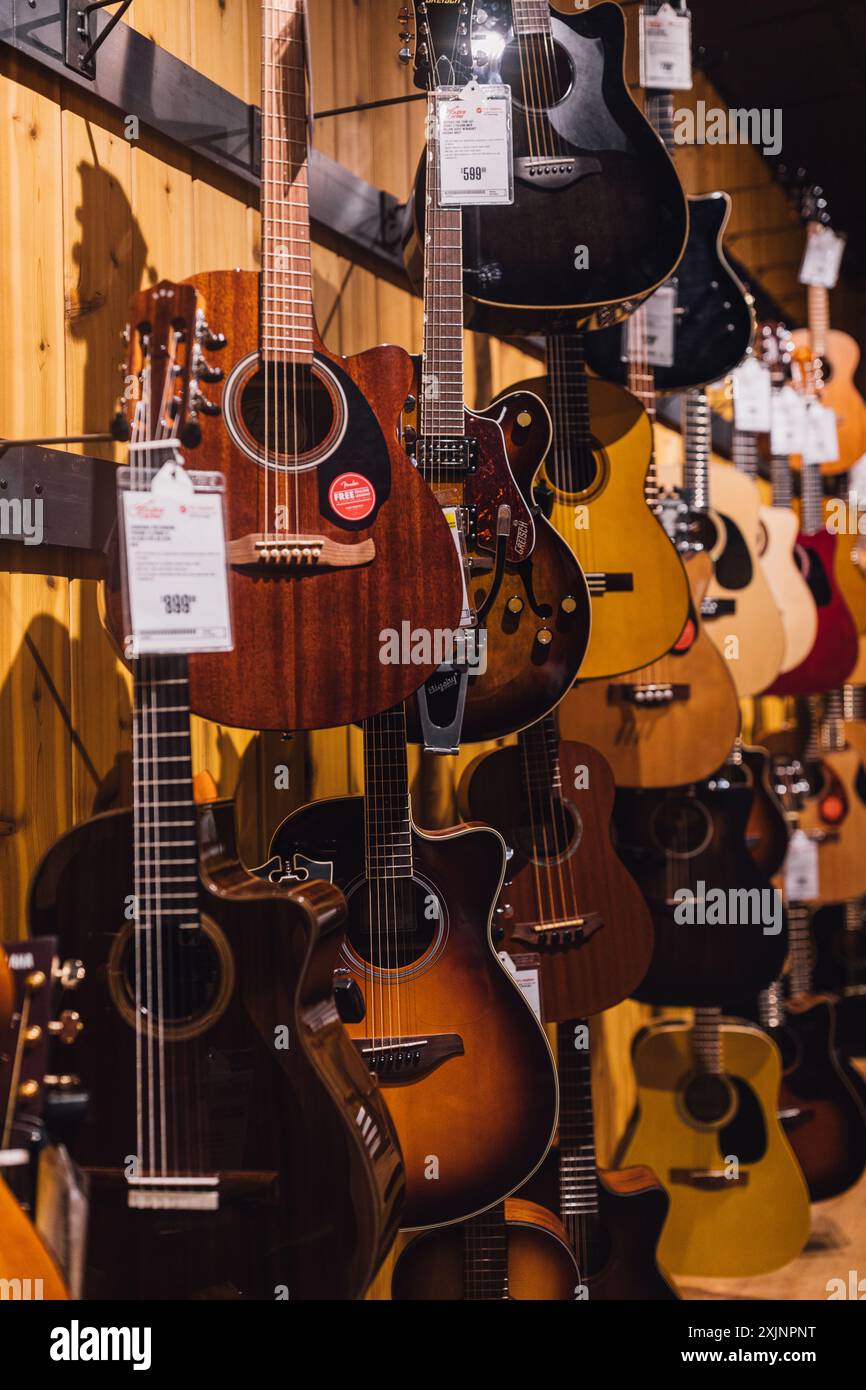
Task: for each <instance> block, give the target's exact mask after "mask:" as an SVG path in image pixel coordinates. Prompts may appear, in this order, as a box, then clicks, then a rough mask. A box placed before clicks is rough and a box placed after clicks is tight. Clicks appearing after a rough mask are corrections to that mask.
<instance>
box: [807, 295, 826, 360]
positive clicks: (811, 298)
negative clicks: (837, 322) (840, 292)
mask: <svg viewBox="0 0 866 1390" xmlns="http://www.w3.org/2000/svg"><path fill="white" fill-rule="evenodd" d="M808 303H809V336H810V338H811V340H812V351H813V352H814V354H815V356H816V357H823V356H824V355H825V353H826V351H827V334H828V333H829V331H830V292H829V290H827V289H826V288H825V287H824V286H823V285H809V287H808Z"/></svg>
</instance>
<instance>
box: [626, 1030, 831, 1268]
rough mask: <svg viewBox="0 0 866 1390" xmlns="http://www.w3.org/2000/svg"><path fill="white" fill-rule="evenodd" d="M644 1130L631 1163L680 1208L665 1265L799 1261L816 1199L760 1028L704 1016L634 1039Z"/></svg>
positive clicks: (664, 1244) (668, 1227)
mask: <svg viewBox="0 0 866 1390" xmlns="http://www.w3.org/2000/svg"><path fill="white" fill-rule="evenodd" d="M633 1060H634V1069H635V1076H636V1079H637V1085H638V1112H637V1122H636V1125H635V1127H634V1130H633V1133H632V1134H631V1136H630V1138H629V1140H628V1142H627V1143H626V1146H625V1152H624V1155H623V1161H624V1162H626V1163H645V1164H648V1165H649V1166H650V1167H651V1168H652V1169H653V1171H654V1172H656V1173H658V1175H659V1178H660V1179H661V1181H662V1182H663V1183H664V1185H665V1187H666V1188H667V1191H668V1195H669V1197H670V1208H669V1210H668V1214H667V1219H666V1221H665V1225H664V1230H663V1231H662V1237H661V1240H660V1242H659V1249H658V1253H659V1260H660V1261H661V1263H662V1264H663V1266H664V1267H665V1269H669V1270H671V1272H672V1273H673V1274H676V1275H681V1276H693V1277H694V1276H708V1277H720V1278H726V1277H730V1278H738V1277H745V1276H746V1275H750V1274H765V1273H766V1272H767V1271H769V1270H772V1269H778V1268H779V1267H780V1266H781V1265H784V1264H787V1263H788V1261H789V1260H792V1259H794V1257H795V1256H796V1255H798V1254H799V1253H800V1251H801V1250H802V1248H803V1246H804V1245H805V1243H806V1240H807V1238H808V1235H809V1194H808V1192H807V1190H806V1184H805V1182H804V1181H803V1175H802V1173H801V1172H800V1169H799V1166H798V1164H797V1160H796V1159H795V1157H794V1155H793V1153H792V1151H791V1148H790V1146H789V1144H788V1142H787V1140H786V1138H785V1136H784V1133H783V1131H782V1128H781V1125H780V1123H779V1120H778V1118H777V1115H776V1108H777V1101H778V1090H779V1081H780V1079H781V1066H780V1061H779V1053H778V1051H777V1049H776V1047H775V1046H774V1045H773V1043H772V1042H771V1041H770V1039H769V1038H768V1037H767V1036H766V1034H765V1033H763V1032H761V1030H760V1029H758V1028H756V1027H755V1026H754V1025H753V1024H749V1023H745V1022H744V1021H742V1020H740V1019H723V1018H721V1017H720V1015H719V1012H718V1010H715V1009H698V1010H697V1011H696V1014H695V1022H694V1025H693V1026H690V1025H689V1024H686V1023H683V1022H681V1021H678V1020H670V1019H665V1020H662V1021H659V1022H656V1023H652V1024H650V1025H649V1027H647V1028H645V1029H643V1030H642V1031H641V1032H640V1033H639V1034H638V1035H637V1037H636V1039H635V1044H634V1051H633Z"/></svg>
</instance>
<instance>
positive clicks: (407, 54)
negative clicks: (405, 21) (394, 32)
mask: <svg viewBox="0 0 866 1390" xmlns="http://www.w3.org/2000/svg"><path fill="white" fill-rule="evenodd" d="M401 37H402V36H401ZM397 59H398V61H399V62H401V63H411V61H412V50H411V48H405V47H404V48H401V49H398V52H397Z"/></svg>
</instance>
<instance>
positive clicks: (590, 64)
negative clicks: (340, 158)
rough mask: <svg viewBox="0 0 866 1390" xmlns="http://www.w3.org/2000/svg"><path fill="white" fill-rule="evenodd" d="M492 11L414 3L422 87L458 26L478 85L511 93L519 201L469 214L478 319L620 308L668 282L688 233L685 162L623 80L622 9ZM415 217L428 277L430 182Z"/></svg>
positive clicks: (415, 238)
mask: <svg viewBox="0 0 866 1390" xmlns="http://www.w3.org/2000/svg"><path fill="white" fill-rule="evenodd" d="M483 10H484V18H483V21H482V19H481V6H480V5H476V4H474V3H471V0H463V3H460V4H455V5H447V6H446V5H428V4H420V3H418V4H416V5H415V15H416V32H417V51H416V59H415V72H416V82H417V83H418V85H420V86H422V87H426V86H427V85H428V76H427V68H428V65H429V63H430V61H431V59H430V54H431V53H436V54H439V53H447V52H449V51H450V49H451V48H452V45H453V42H454V39H453V38H452V36H453V35H455V34H456V36H457V37H456V41H457V43H458V45H463V46H464V47H463V49H462V52H463V53H466V52H467V51H468V50H469V49H470V47H471V51H472V56H473V59H474V63H475V72H476V76H477V77H478V79H479V81H481V82H482V83H488V82H490V83H501V82H504V83H507V84H508V85H509V86H510V87H511V91H512V98H513V107H514V114H513V136H514V202H513V204H511V205H509V206H502V205H500V206H487V207H471V208H467V209H466V210H465V211H464V214H463V245H464V269H463V285H464V290H465V293H466V295H467V296H468V299H469V304H468V323H469V326H470V327H472V328H474V329H480V330H483V331H485V332H489V331H496V332H501V333H502V332H504V333H521V332H534V331H536V330H537V329H539V328H542V327H544V326H545V325H549V324H550V323H551V322H557V323H568V324H572V325H573V324H574V322H575V320H577V319H581V320H588V319H591V318H593V317H594V316H596V315H598V314H599V313H600V312H602V311H605V310H606V311H607V312H608V313H609V314H612V315H613V316H616V314H618V313H619V312H620V306H622V305H623V304H624V302H626V301H628V302H630V303H632V304H633V302H634V301H635V300H637V299H641V298H642V297H644V296H645V295H647V294H649V293H650V292H651V291H652V290H653V289H654V288H655V287H656V286H657V285H659V284H661V283H662V281H664V280H666V279H667V277H668V276H669V275H670V274H671V272H672V271H673V270H674V268H675V266H676V265H677V263H678V261H679V259H680V257H681V256H682V253H683V247H684V245H685V240H686V232H687V216H686V207H685V196H684V194H683V191H682V188H681V186H680V183H679V180H678V178H677V175H676V172H675V170H674V167H673V165H672V163H671V161H670V159H669V157H668V154H667V152H666V150H665V148H664V145H663V144H662V142H661V141H660V140H659V139H658V137H657V135H656V134H655V132H654V131H653V129H652V126H651V125H650V124H649V122H648V121H647V120H646V119H645V117H644V116H643V114H642V113H641V111H640V110H639V109H638V107H637V105H636V104H635V102H634V101H633V100H632V97H631V95H630V93H629V90H628V87H627V85H626V82H625V75H624V70H623V62H624V49H625V23H624V19H623V14H622V11H621V10H620V8H619V6H618V5H615V4H612V3H608V2H607V0H606V3H603V4H596V5H593V7H592V9H591V10H585V11H584V12H582V13H576V14H569V15H566V14H562V13H561V12H560V11H558V10H552V9H551V8H550V7H549V6H548V5H547V4H546V3H542V0H490V2H489V3H487V0H485V4H484V7H483ZM437 29H441V31H443V37H442V38H438V37H437ZM431 34H432V35H433V37H434V39H435V40H436V41H435V43H433V44H431V38H430V35H431ZM458 51H461V49H460V48H458ZM437 80H438V81H442V80H448V76H447V71H446V74H445V77H444V78H443V75H442V73H441V72H440V73H439V74H438V75H437ZM411 213H412V226H411V229H410V236H409V240H408V242H407V260H408V265H409V271H410V275H411V276H413V278H418V279H420V258H421V248H422V247H423V238H424V230H425V214H426V208H425V203H424V181H423V178H421V179H419V181H418V182H417V183H416V186H415V194H414V198H413V199H412V203H411Z"/></svg>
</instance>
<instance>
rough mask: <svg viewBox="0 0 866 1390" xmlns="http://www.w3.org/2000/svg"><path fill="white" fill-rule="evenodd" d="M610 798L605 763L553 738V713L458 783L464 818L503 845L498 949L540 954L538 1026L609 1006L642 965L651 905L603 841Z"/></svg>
mask: <svg viewBox="0 0 866 1390" xmlns="http://www.w3.org/2000/svg"><path fill="white" fill-rule="evenodd" d="M613 798H614V785H613V777H612V775H611V772H610V769H609V767H608V766H607V764H606V762H605V760H604V758H603V757H602V756H601V754H599V753H597V752H596V750H595V749H594V748H591V747H590V746H589V745H588V744H586V743H560V741H559V738H558V735H557V731H556V723H555V720H554V718H553V716H549V717H548V718H547V719H545V720H543V721H542V722H541V723H539V724H535V725H533V727H532V728H531V729H524V730H523V731H522V733H520V734H519V735H518V739H517V746H516V747H508V748H497V749H494V750H493V752H488V753H482V754H480V755H479V757H477V758H476V759H475V760H474V762H472V763H471V764H470V765H469V767H468V768H467V769H466V772H465V773H464V775H463V779H462V781H461V784H460V788H459V792H458V802H459V805H460V810H461V814H463V816H464V817H465V818H466V819H471V820H479V821H483V822H485V823H486V824H489V825H493V826H495V827H496V829H497V830H498V831H499V832H500V834H501V835H502V836H503V838H504V839H505V841H506V843H507V844H508V846H509V848H510V849H511V857H510V859H509V861H508V876H507V879H506V882H505V885H504V887H503V890H502V896H501V899H500V903H499V909H498V912H497V917H496V921H497V927H498V929H499V931H500V933H501V945H502V948H503V949H504V950H506V951H508V952H510V953H511V954H513V955H520V954H523V953H526V952H537V953H538V955H539V990H540V999H541V1017H542V1018H543V1019H544V1021H545V1023H552V1022H559V1021H561V1020H564V1019H570V1018H576V1017H582V1016H584V1015H589V1014H596V1013H601V1012H602V1010H603V1009H609V1008H612V1007H613V1005H614V1004H618V1003H619V1002H620V1000H622V999H625V998H626V996H627V995H629V994H630V993H631V992H632V991H633V990H634V989H635V988H636V987H637V986H638V985H639V984H640V981H641V980H642V979H643V975H644V972H645V970H646V968H647V966H648V964H649V961H650V956H651V954H652V923H651V921H650V916H649V912H648V910H647V907H646V904H645V903H644V901H643V897H642V895H641V892H640V890H639V888H638V887H637V884H636V883H635V882H634V880H633V879H632V877H631V875H630V874H629V873H628V872H627V870H626V869H625V868H624V866H623V864H622V862H621V861H620V860H619V859H618V858H617V856H616V854H615V853H614V850H613V847H612V845H611V843H610V817H611V812H612V810H613Z"/></svg>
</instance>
